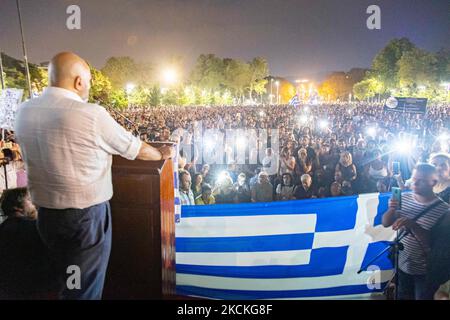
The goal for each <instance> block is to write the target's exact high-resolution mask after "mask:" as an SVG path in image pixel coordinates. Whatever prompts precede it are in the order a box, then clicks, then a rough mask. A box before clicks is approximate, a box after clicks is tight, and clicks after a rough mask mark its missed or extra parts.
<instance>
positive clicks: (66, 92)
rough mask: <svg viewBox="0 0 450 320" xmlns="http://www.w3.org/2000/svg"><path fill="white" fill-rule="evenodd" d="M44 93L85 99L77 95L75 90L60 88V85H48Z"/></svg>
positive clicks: (77, 99) (79, 99) (81, 100)
mask: <svg viewBox="0 0 450 320" xmlns="http://www.w3.org/2000/svg"><path fill="white" fill-rule="evenodd" d="M43 94H44V95H48V94H51V95H57V96H60V97H65V98H68V99H72V100H76V101H80V102H84V101H83V99H81V97H80V96H79V95H77V94H76V93H75V92H72V91H70V90H67V89H64V88H59V87H47V88H45V90H44V93H43Z"/></svg>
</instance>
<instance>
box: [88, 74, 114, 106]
mask: <svg viewBox="0 0 450 320" xmlns="http://www.w3.org/2000/svg"><path fill="white" fill-rule="evenodd" d="M91 74H92V87H91V91H90V93H89V100H91V101H96V102H98V103H100V104H105V105H109V104H110V103H111V91H112V86H111V81H110V80H109V78H108V77H106V76H105V75H104V74H103V73H102V72H101V71H100V70H98V69H96V68H94V67H92V66H91Z"/></svg>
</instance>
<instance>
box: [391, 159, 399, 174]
mask: <svg viewBox="0 0 450 320" xmlns="http://www.w3.org/2000/svg"><path fill="white" fill-rule="evenodd" d="M392 173H393V174H394V175H397V174H399V173H400V162H398V161H394V162H392Z"/></svg>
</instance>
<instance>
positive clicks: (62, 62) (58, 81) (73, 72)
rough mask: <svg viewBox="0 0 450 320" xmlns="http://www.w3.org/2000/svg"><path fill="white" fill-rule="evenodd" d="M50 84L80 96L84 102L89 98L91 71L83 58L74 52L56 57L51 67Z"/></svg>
mask: <svg viewBox="0 0 450 320" xmlns="http://www.w3.org/2000/svg"><path fill="white" fill-rule="evenodd" d="M48 74H49V84H50V86H52V87H59V88H64V89H67V90H70V91H73V92H75V93H76V94H78V95H79V96H80V97H81V98H82V99H83V100H87V99H88V98H89V90H90V88H91V86H90V82H91V71H90V68H89V65H88V64H87V63H86V61H84V60H83V59H82V58H81V57H79V56H77V55H76V54H74V53H72V52H61V53H58V54H57V55H55V56H54V57H53V58H52V60H51V61H50V65H49V73H48Z"/></svg>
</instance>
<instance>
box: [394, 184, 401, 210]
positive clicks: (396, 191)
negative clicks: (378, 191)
mask: <svg viewBox="0 0 450 320" xmlns="http://www.w3.org/2000/svg"><path fill="white" fill-rule="evenodd" d="M392 199H394V200H397V201H398V204H399V206H398V208H399V209H401V208H402V190H401V189H400V188H396V187H393V188H392Z"/></svg>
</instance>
